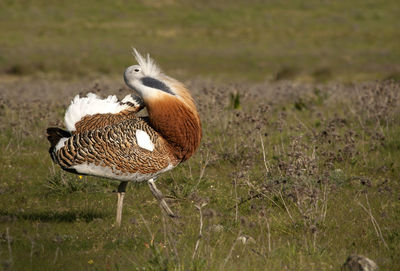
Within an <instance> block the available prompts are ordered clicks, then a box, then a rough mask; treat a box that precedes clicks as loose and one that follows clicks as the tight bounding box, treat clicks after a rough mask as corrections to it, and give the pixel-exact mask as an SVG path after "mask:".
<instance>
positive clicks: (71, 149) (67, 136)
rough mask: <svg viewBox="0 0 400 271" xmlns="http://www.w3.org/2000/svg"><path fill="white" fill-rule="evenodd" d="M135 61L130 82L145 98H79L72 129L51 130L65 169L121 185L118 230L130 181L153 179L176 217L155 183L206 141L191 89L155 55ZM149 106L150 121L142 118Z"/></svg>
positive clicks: (70, 116) (69, 117) (69, 123)
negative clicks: (164, 70)
mask: <svg viewBox="0 0 400 271" xmlns="http://www.w3.org/2000/svg"><path fill="white" fill-rule="evenodd" d="M135 57H136V60H137V61H138V63H139V65H134V66H131V67H128V68H127V69H126V71H125V74H124V79H125V82H126V83H127V85H128V86H129V87H130V88H132V89H134V90H135V91H136V92H137V93H138V94H139V96H135V95H128V96H126V97H125V98H124V99H123V100H122V101H121V102H118V100H117V98H116V97H115V96H109V97H108V98H106V99H100V98H98V97H97V96H96V95H95V94H92V93H89V94H88V95H87V97H79V95H78V96H76V97H75V98H74V99H73V101H72V102H71V105H70V106H69V107H68V109H67V112H66V115H65V124H66V127H67V129H68V131H64V130H62V129H59V128H48V129H47V133H48V139H49V141H50V143H51V147H50V150H49V151H50V154H51V156H52V158H53V160H54V161H55V162H56V163H58V164H59V165H60V166H61V168H63V169H64V170H66V171H69V172H73V173H78V174H87V175H93V176H100V177H106V178H110V179H116V180H120V181H121V183H120V185H119V187H118V208H117V225H118V226H119V225H120V223H121V216H122V205H123V198H124V194H125V189H126V185H127V183H128V182H129V181H133V182H141V181H147V182H148V185H149V187H150V189H151V191H152V193H153V195H154V196H155V197H156V198H157V200H158V201H159V203H160V205H161V207H162V208H163V209H164V210H165V211H166V212H167V213H168V214H169V215H170V216H174V214H173V212H172V211H171V210H170V208H169V207H168V205H167V203H166V202H165V200H164V197H163V196H162V194H161V192H160V191H159V190H158V189H157V187H156V186H155V183H154V180H155V179H156V178H157V177H158V175H159V174H161V173H163V172H165V171H168V170H171V169H172V168H174V167H175V166H177V165H178V164H179V163H181V162H183V161H185V160H187V159H188V158H190V156H192V155H193V154H194V152H195V151H196V150H197V148H198V146H199V144H200V140H201V123H200V118H199V115H198V113H197V109H196V106H195V104H194V101H193V99H192V97H191V96H190V94H189V92H188V90H187V89H186V87H185V86H184V85H183V84H181V83H180V82H178V81H176V80H175V79H173V78H171V77H168V76H166V75H164V74H163V73H162V72H161V70H160V69H159V68H158V67H157V66H156V64H155V63H154V61H153V60H152V59H151V58H150V57H149V56H147V58H144V57H142V56H141V55H140V54H139V53H138V52H137V51H136V50H135ZM143 78H147V80H142V79H143ZM150 81H151V82H153V83H152V84H149V82H150ZM143 82H147V83H146V84H144V83H143ZM154 82H157V83H154ZM143 108H146V109H147V111H148V117H137V116H136V113H137V112H139V111H140V110H141V109H143Z"/></svg>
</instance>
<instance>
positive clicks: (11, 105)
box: [0, 0, 400, 270]
mask: <svg viewBox="0 0 400 271" xmlns="http://www.w3.org/2000/svg"><path fill="white" fill-rule="evenodd" d="M398 14H399V5H398V3H397V1H394V0H386V1H371V0H368V1H361V0H357V1H352V2H351V3H350V2H346V1H333V2H332V1H328V2H327V1H325V2H323V1H317V0H311V1H307V2H304V1H300V0H295V1H290V2H285V1H256V0H254V1H250V2H249V1H241V0H235V1H229V3H225V2H224V3H223V2H221V3H220V2H216V1H205V2H204V1H202V2H201V3H200V2H198V1H176V0H154V1H129V2H127V1H113V2H107V1H92V0H89V1H84V2H82V1H69V2H68V3H50V2H49V1H41V0H34V1H28V2H27V1H1V2H0V29H1V35H0V180H1V182H0V264H1V266H2V268H3V269H4V270H54V269H62V270H139V269H140V270H188V269H189V270H249V269H251V270H264V269H265V268H266V266H268V269H269V270H338V269H339V268H340V266H341V265H342V264H343V263H344V262H345V260H346V258H347V257H348V256H349V255H350V254H352V253H358V254H362V255H365V256H367V257H369V258H371V259H373V260H374V261H375V262H376V263H377V264H378V266H379V268H380V269H381V270H397V269H400V260H399V259H400V253H399V251H400V228H399V222H400V211H399V210H400V206H399V205H400V202H399V193H398V191H400V185H399V182H398V178H399V176H400V165H399V163H398V161H399V160H400V140H399V139H400V128H399V127H400V125H399V124H400V119H399V116H400V112H399V108H400V97H399V95H400V94H399V93H400V92H399V90H400V85H399V82H398V81H396V80H398V79H399V74H400V66H399V63H400V50H399V46H398V44H399V43H400V40H399V38H400V36H399V35H398V29H399V27H400V25H399V24H400V22H399V20H398ZM132 45H133V46H135V47H137V48H138V49H139V50H140V51H142V52H150V53H151V54H152V56H154V58H155V59H157V61H158V62H159V63H160V64H161V66H162V67H163V68H164V70H165V71H167V73H168V74H169V75H171V76H174V77H177V78H179V79H184V80H186V82H187V84H188V86H189V88H190V89H191V91H192V92H193V94H194V97H195V100H196V102H197V104H198V107H199V112H200V115H201V119H202V124H203V140H202V144H201V147H200V149H199V151H198V152H197V153H196V155H195V156H194V157H192V158H191V159H190V160H188V161H187V162H186V163H184V164H182V165H180V166H179V167H178V168H176V169H174V170H173V171H172V172H169V173H166V174H164V175H163V176H162V177H160V178H159V180H158V187H159V188H160V189H161V190H162V191H163V193H164V194H165V195H167V196H168V201H169V204H170V206H171V208H172V209H173V210H174V212H177V213H178V214H179V215H180V218H178V219H173V220H172V219H170V218H167V217H165V216H164V215H163V213H162V212H161V210H160V208H159V206H158V205H157V202H156V200H155V199H154V197H153V196H152V195H151V193H150V191H149V189H148V187H147V185H145V184H136V185H134V184H130V185H129V186H128V191H127V194H126V197H125V205H124V213H123V221H122V227H121V228H116V227H115V225H114V223H115V212H116V193H115V191H116V190H117V186H118V182H115V181H110V180H106V179H101V178H94V177H87V176H84V177H82V178H80V177H79V176H77V175H72V174H69V173H66V172H62V171H61V170H60V169H59V168H58V167H57V166H54V165H53V164H52V162H51V159H50V157H49V155H48V152H47V149H48V142H47V140H46V138H45V129H46V128H47V127H48V126H63V123H62V119H63V115H64V113H65V109H66V107H67V106H68V104H69V101H70V100H71V98H72V97H73V96H74V95H76V94H77V93H87V92H88V91H91V92H95V93H98V94H99V95H103V96H105V95H108V94H117V95H118V96H119V97H123V95H125V94H127V93H129V90H128V89H127V88H126V87H125V86H123V82H122V80H121V74H122V73H123V70H124V67H126V66H128V65H131V64H132V63H133V59H132V58H131V57H130V47H131V46H132ZM117 76H118V79H117ZM189 78H190V80H188V79H189ZM204 78H207V79H204ZM389 78H391V79H394V80H384V79H389ZM375 79H378V80H379V81H373V80H375Z"/></svg>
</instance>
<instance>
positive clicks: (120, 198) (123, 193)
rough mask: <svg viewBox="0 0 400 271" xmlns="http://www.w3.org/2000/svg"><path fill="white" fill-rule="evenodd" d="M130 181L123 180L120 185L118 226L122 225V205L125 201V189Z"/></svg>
mask: <svg viewBox="0 0 400 271" xmlns="http://www.w3.org/2000/svg"><path fill="white" fill-rule="evenodd" d="M127 185H128V182H121V183H120V184H119V186H118V205H117V226H118V227H119V226H121V218H122V205H123V203H124V196H125V190H126V186H127Z"/></svg>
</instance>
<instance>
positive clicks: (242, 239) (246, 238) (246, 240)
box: [236, 235, 256, 245]
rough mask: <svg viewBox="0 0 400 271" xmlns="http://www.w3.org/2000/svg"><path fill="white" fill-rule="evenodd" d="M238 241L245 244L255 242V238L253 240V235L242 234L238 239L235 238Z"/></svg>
mask: <svg viewBox="0 0 400 271" xmlns="http://www.w3.org/2000/svg"><path fill="white" fill-rule="evenodd" d="M236 240H237V241H239V242H242V244H243V245H247V244H255V243H256V240H254V238H253V237H251V236H248V235H242V236H239V237H238V239H236Z"/></svg>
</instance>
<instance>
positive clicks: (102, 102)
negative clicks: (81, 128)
mask: <svg viewBox="0 0 400 271" xmlns="http://www.w3.org/2000/svg"><path fill="white" fill-rule="evenodd" d="M128 96H129V97H128ZM131 100H132V97H131V95H127V96H126V97H125V98H124V99H123V100H122V101H123V102H128V101H131ZM128 107H129V105H121V104H120V103H119V101H118V99H117V97H116V96H115V95H110V96H108V97H107V98H105V99H101V98H99V97H98V96H97V95H96V94H94V93H88V95H87V97H79V95H76V96H75V98H74V99H73V100H72V101H71V105H70V106H69V107H68V109H67V112H66V113H65V126H66V127H67V130H68V131H70V132H72V131H75V130H76V128H75V124H76V123H77V122H78V121H80V120H81V119H82V118H83V117H85V116H87V115H95V114H106V113H112V114H115V113H118V112H121V111H122V110H124V109H127V108H128Z"/></svg>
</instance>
